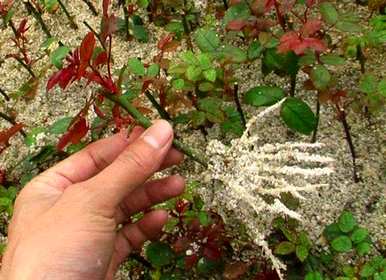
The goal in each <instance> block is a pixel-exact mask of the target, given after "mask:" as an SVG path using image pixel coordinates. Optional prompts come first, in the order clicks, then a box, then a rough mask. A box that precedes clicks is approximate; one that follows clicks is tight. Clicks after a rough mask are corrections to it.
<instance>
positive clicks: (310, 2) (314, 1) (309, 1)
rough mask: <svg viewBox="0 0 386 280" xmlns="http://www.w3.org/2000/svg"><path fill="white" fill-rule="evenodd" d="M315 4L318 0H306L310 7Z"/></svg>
mask: <svg viewBox="0 0 386 280" xmlns="http://www.w3.org/2000/svg"><path fill="white" fill-rule="evenodd" d="M315 4H316V0H307V1H306V5H307V7H308V8H310V7H312V6H313V5H315Z"/></svg>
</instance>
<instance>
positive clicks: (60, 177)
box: [1, 121, 184, 279]
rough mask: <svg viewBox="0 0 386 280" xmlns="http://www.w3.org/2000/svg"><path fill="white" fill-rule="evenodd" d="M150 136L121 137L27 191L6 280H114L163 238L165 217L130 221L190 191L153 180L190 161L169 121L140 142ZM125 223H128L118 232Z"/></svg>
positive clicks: (18, 210) (178, 182) (179, 183)
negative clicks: (131, 258) (175, 142)
mask: <svg viewBox="0 0 386 280" xmlns="http://www.w3.org/2000/svg"><path fill="white" fill-rule="evenodd" d="M142 132H143V130H142V129H139V128H136V129H134V131H133V132H132V134H131V135H130V137H129V138H126V137H125V135H124V134H123V133H121V134H117V135H115V136H113V137H110V138H107V139H104V140H100V141H98V142H96V143H94V144H91V145H90V146H88V147H87V148H86V149H84V150H83V151H81V152H79V153H78V154H75V155H73V156H71V157H69V158H68V159H66V160H65V161H63V162H61V163H59V164H58V165H56V166H54V167H52V168H51V169H49V170H47V171H45V172H44V173H42V174H41V175H39V176H37V177H36V178H35V179H34V180H32V181H31V182H30V183H29V184H28V185H27V186H26V187H25V188H24V189H23V191H22V192H21V194H20V195H19V197H18V199H17V201H16V205H15V212H14V216H13V218H12V222H11V225H10V228H9V244H8V247H7V250H6V254H5V256H4V261H3V267H2V274H1V276H2V277H3V278H5V279H112V278H113V277H114V274H115V272H116V270H117V269H118V267H119V265H120V263H122V262H123V261H124V260H125V259H126V257H127V256H128V255H129V254H130V253H131V252H132V250H135V249H138V248H140V247H141V246H142V244H143V242H144V241H146V240H148V239H152V238H155V237H156V236H157V235H158V234H159V233H160V231H161V229H162V226H163V225H164V223H165V222H166V220H167V214H166V213H165V212H164V211H152V212H149V213H147V214H146V215H145V216H144V217H143V218H142V219H141V220H140V221H138V222H136V223H134V224H130V223H125V222H127V221H128V220H129V218H130V216H131V215H133V214H135V213H137V212H139V211H141V210H144V209H147V208H149V207H151V206H152V205H153V204H155V203H159V202H161V201H164V200H166V199H168V198H170V197H173V196H176V195H178V194H180V193H181V192H182V191H183V184H184V183H183V179H182V178H180V177H178V176H172V177H168V178H164V179H161V180H156V181H149V182H146V181H147V179H148V178H149V177H151V175H152V174H153V173H154V172H156V171H157V170H159V169H162V168H165V167H168V166H170V165H173V164H176V163H178V162H179V161H181V159H182V156H181V154H179V153H178V152H177V151H175V150H173V149H171V148H170V147H171V140H172V131H171V128H170V126H169V125H168V124H167V123H165V122H164V121H158V122H156V124H155V125H154V126H153V127H152V128H150V129H149V130H147V131H146V132H145V133H144V134H143V135H142V136H141V137H140V135H141V134H142ZM168 135H169V136H168ZM157 139H158V140H157ZM154 141H158V142H159V143H157V142H154ZM158 144H159V145H158ZM157 145H158V146H157ZM119 224H124V225H123V227H122V228H121V229H119V230H117V226H118V225H119Z"/></svg>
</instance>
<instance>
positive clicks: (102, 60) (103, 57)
mask: <svg viewBox="0 0 386 280" xmlns="http://www.w3.org/2000/svg"><path fill="white" fill-rule="evenodd" d="M108 60H109V56H108V54H107V52H105V51H103V52H101V53H100V54H98V55H97V57H96V58H95V59H94V61H93V66H94V67H98V66H99V65H101V64H102V65H103V64H106V63H107V62H108Z"/></svg>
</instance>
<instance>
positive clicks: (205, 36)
mask: <svg viewBox="0 0 386 280" xmlns="http://www.w3.org/2000/svg"><path fill="white" fill-rule="evenodd" d="M194 40H195V42H196V44H197V46H198V47H199V48H200V50H201V51H202V52H215V51H217V49H218V48H219V47H220V39H219V37H218V35H217V33H216V32H215V31H214V30H212V29H207V28H200V29H198V30H197V31H196V33H194Z"/></svg>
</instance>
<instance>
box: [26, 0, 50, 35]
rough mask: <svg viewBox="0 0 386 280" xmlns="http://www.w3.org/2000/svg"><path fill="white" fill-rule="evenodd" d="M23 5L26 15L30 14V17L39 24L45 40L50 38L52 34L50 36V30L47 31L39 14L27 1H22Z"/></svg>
mask: <svg viewBox="0 0 386 280" xmlns="http://www.w3.org/2000/svg"><path fill="white" fill-rule="evenodd" d="M24 5H25V7H26V9H27V11H28V13H29V14H32V16H33V17H34V18H35V19H36V20H37V21H38V22H39V24H40V26H41V28H42V30H43V32H44V33H45V34H46V36H47V38H52V34H51V32H50V30H49V29H48V27H47V25H46V24H45V23H44V21H43V18H42V16H41V14H40V13H39V12H38V11H37V10H36V9H35V7H34V6H33V5H32V4H31V3H30V2H29V1H24Z"/></svg>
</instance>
